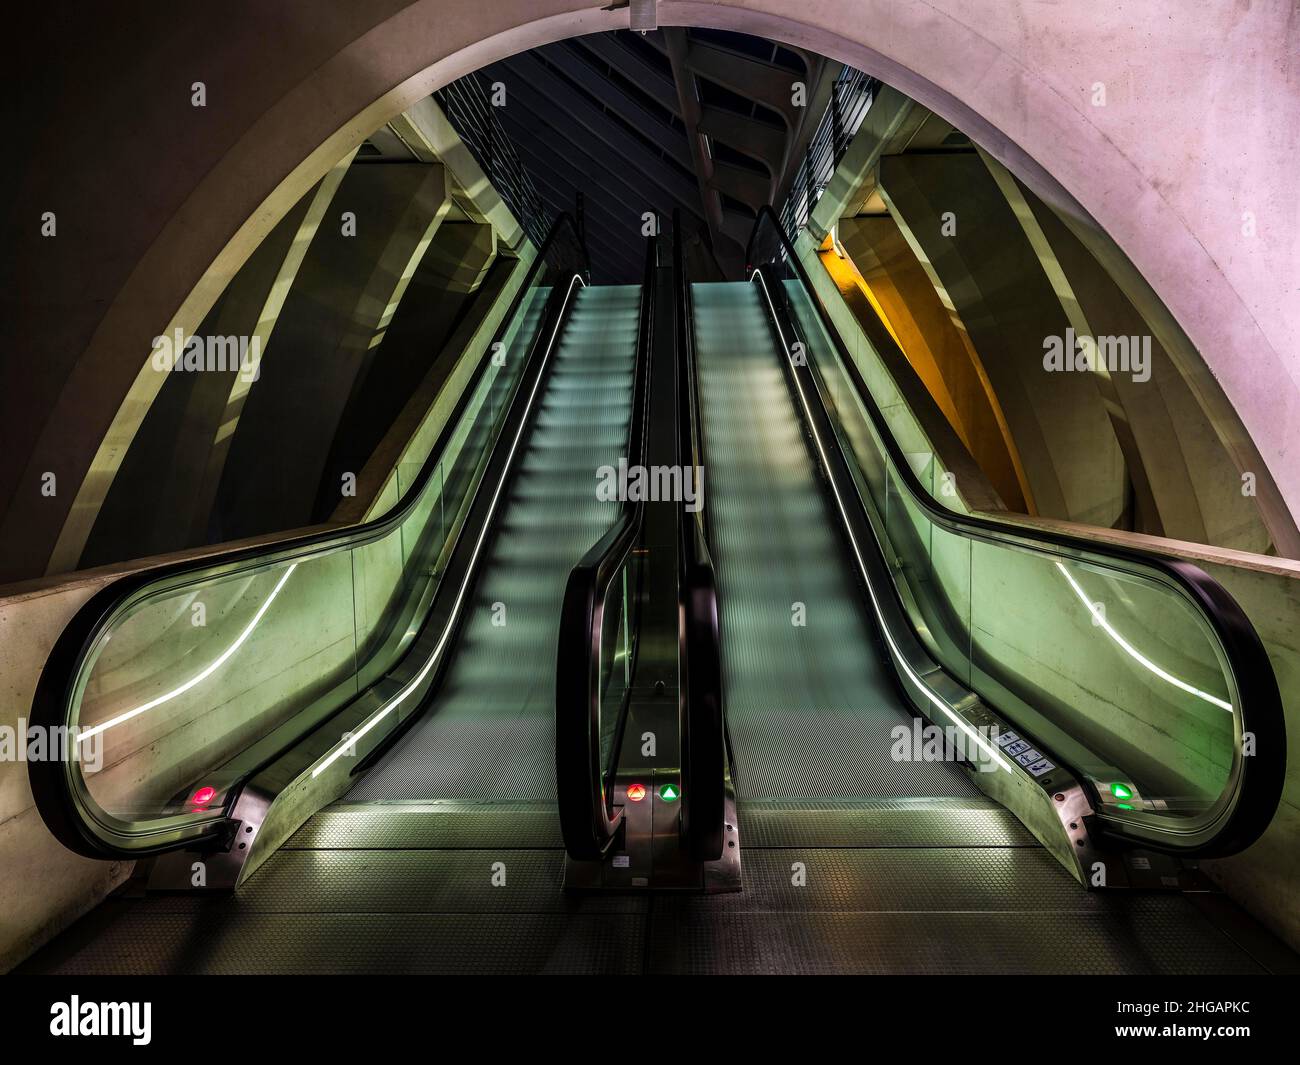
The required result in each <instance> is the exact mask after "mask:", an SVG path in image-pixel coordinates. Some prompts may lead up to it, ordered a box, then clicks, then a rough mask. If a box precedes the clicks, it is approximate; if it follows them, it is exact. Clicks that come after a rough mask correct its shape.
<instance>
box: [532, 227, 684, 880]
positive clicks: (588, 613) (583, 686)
mask: <svg viewBox="0 0 1300 1065" xmlns="http://www.w3.org/2000/svg"><path fill="white" fill-rule="evenodd" d="M658 255H659V238H658V237H656V236H652V237H650V238H648V239H647V241H646V256H645V274H644V278H643V281H642V287H641V310H640V315H639V317H638V321H637V338H636V356H635V358H636V369H635V384H634V386H633V393H632V416H631V418H630V420H629V424H628V438H627V461H628V463H629V465H639V466H644V465H645V460H646V443H647V437H648V433H649V405H650V367H651V364H652V362H653V351H654V321H655V289H656V287H657V285H656V278H655V274H656V269H657V266H658ZM644 528H645V502H644V501H643V500H641V499H639V498H637V499H632V498H627V499H624V500H623V501H622V505H621V506H620V508H619V514H618V518H617V519H616V520H615V522H614V524H613V525H612V526H611V527H610V528H609V530H608V531H607V532H606V533H605V534H604V535H603V536H602V537H601V538H600V539H599V540H597V541H596V543H595V544H593V545H592V547H591V549H590V550H588V551H587V553H586V554H585V555H583V557H582V559H581V561H579V562H578V564H577V565H576V566H574V567H573V569H572V570H571V571H570V572H569V578H568V581H567V583H566V584H565V588H564V602H563V606H562V607H561V610H560V635H559V641H558V646H557V648H556V670H555V774H556V784H555V787H556V798H557V801H558V805H559V816H560V831H561V834H562V836H563V838H564V846H565V850H566V851H567V852H568V854H569V856H570V857H571V858H573V859H575V860H576V861H595V860H597V859H599V858H601V857H602V856H603V855H604V854H605V852H606V851H607V850H608V849H609V847H610V845H611V844H612V843H613V841H614V839H615V837H616V835H617V834H618V831H619V825H620V823H621V821H622V819H623V810H622V808H621V807H616V806H615V805H614V780H613V774H614V768H615V767H614V765H613V762H614V761H615V759H611V765H610V766H609V767H603V766H602V765H601V744H600V737H601V683H600V681H601V675H600V670H601V634H602V632H603V631H604V614H605V599H606V596H607V595H608V592H609V586H610V582H611V581H612V580H613V579H614V577H616V576H617V575H618V573H619V572H620V571H621V570H622V569H623V566H624V565H625V564H626V563H627V560H628V557H629V556H630V555H631V553H632V552H633V551H634V550H635V549H636V547H637V545H638V544H640V543H641V541H642V534H643V532H644ZM633 594H634V599H636V598H639V596H637V595H636V594H635V592H634V593H633ZM633 605H634V606H635V602H634V604H633ZM632 628H633V631H635V629H636V623H635V621H634V622H633V625H632ZM639 643H640V641H639V640H637V641H636V644H637V645H639ZM627 667H628V668H629V669H632V670H635V668H636V663H635V660H633V661H631V662H628V663H627ZM630 690H631V689H630V688H629V689H627V690H625V691H624V692H623V697H622V699H621V701H620V704H619V709H618V715H619V719H618V724H617V726H616V728H615V732H614V743H613V748H612V749H613V751H614V752H615V753H617V751H618V749H619V746H620V743H621V740H622V734H623V729H624V726H625V724H626V722H627V710H628V702H629V696H630Z"/></svg>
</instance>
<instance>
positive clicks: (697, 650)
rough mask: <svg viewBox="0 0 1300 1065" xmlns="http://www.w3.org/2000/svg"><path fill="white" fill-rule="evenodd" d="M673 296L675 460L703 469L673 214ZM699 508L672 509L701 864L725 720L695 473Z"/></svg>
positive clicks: (689, 795)
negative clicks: (675, 511) (675, 521)
mask: <svg viewBox="0 0 1300 1065" xmlns="http://www.w3.org/2000/svg"><path fill="white" fill-rule="evenodd" d="M673 293H674V300H675V308H674V311H675V313H674V317H675V319H676V326H677V336H676V340H677V345H676V346H677V351H676V355H677V428H678V445H677V450H678V460H677V461H678V464H679V465H680V466H681V467H682V476H683V478H684V477H685V473H686V469H687V468H688V467H690V468H693V469H694V470H696V471H702V470H704V468H705V456H704V436H703V426H702V424H701V418H700V401H699V389H698V380H697V376H696V365H695V323H694V313H693V309H692V304H691V285H690V278H689V277H688V276H687V273H686V263H685V253H684V248H683V240H682V227H681V219H680V217H679V215H678V214H676V213H674V215H673ZM695 483H696V499H697V502H698V503H699V507H698V509H697V510H696V511H695V512H694V513H691V512H690V511H688V510H687V509H686V506H685V504H684V503H683V505H682V508H681V510H680V512H679V514H678V530H679V536H678V551H677V586H678V593H677V594H678V603H679V607H680V613H679V616H680V619H681V621H680V631H679V632H678V676H679V680H678V686H679V699H680V701H681V708H682V709H681V713H680V715H679V717H680V720H681V722H682V802H683V809H682V817H683V830H684V834H685V836H686V843H687V848H688V849H689V851H690V853H691V855H692V856H693V857H694V858H696V859H697V860H700V861H712V860H714V859H717V858H719V857H721V856H722V848H723V841H724V836H725V832H724V823H725V821H726V799H727V793H726V767H727V719H726V704H725V702H724V697H723V684H722V649H721V645H720V642H719V633H718V588H717V576H716V574H715V572H714V568H713V559H712V557H711V556H710V554H709V530H708V509H707V508H706V507H705V506H704V505H703V504H704V496H703V491H704V489H703V483H704V482H703V480H702V477H701V476H700V475H699V474H697V475H696V482H695Z"/></svg>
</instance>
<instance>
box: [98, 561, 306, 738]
mask: <svg viewBox="0 0 1300 1065" xmlns="http://www.w3.org/2000/svg"><path fill="white" fill-rule="evenodd" d="M297 568H298V563H297V562H295V563H293V565H291V566H290V567H289V568H288V569H286V570H285V571H284V576H283V577H281V578H280V580H279V583H277V584H276V586H275V587H274V588H273V589H272V590H271V594H270V595H268V596H267V597H266V600H265V601H264V602H263V603H262V605H261V606H260V607H258V608H257V613H256V614H254V615H253V620H252V621H250V622H249V623H248V626H247V627H246V628H245V629H244V631H243V632H241V633H240V634H239V637H238V639H236V640H235V642H234V643H232V644H231V645H230V646H229V647H227V648H226V650H225V651H224V652H223V653H222V654H221V656H220V657H219V658H218V659H217V660H216V661H215V662H213V663H212V664H211V665H209V666H208V667H207V668H206V669H205V670H203V672H202V673H199V674H197V675H196V676H194V677H191V678H190V679H189V680H187V681H186V682H185V683H184V684H182V685H181V686H180V687H179V688H173V689H172V690H171V691H169V692H168V693H167V694H166V695H160V696H158V697H157V698H156V699H150V700H149V701H148V702H147V703H144V704H143V705H141V706H137V707H136V708H135V709H134V710H128V711H127V712H126V713H124V714H118V715H117V717H114V718H110V719H109V720H107V721H103V722H100V723H99V724H98V725H95V726H93V727H92V728H88V729H86V730H85V731H84V732H81V733H79V735H78V737H77V742H79V743H85V742H86V741H87V740H88V739H91V738H92V737H94V736H98V735H99V734H100V733H101V732H104V731H106V730H107V729H111V728H113V727H114V726H115V725H120V724H122V722H123V721H130V720H131V718H133V717H139V716H140V715H141V714H143V713H145V711H147V710H152V709H153V708H154V707H156V706H161V705H162V704H163V703H165V702H168V701H170V700H172V699H175V698H176V696H178V695H183V694H184V693H185V692H187V691H189V690H190V689H191V688H193V687H194V685H196V684H198V683H200V682H202V681H204V680H206V679H207V678H208V677H210V676H212V674H213V673H215V672H216V671H217V670H218V669H220V668H221V667H222V665H224V664H225V662H226V661H227V659H229V658H230V656H231V655H233V654H234V653H235V652H236V651H238V650H239V648H240V646H241V645H242V644H243V642H244V641H245V640H247V639H248V637H249V636H251V635H252V632H253V630H254V629H255V628H257V624H258V622H259V621H261V620H262V615H263V614H265V613H266V612H267V610H269V609H270V606H271V604H272V603H274V602H275V597H276V596H277V595H279V594H280V589H282V588H283V587H284V584H285V582H286V581H287V580H288V579H289V577H290V576H291V575H292V574H293V571H294V570H296V569H297Z"/></svg>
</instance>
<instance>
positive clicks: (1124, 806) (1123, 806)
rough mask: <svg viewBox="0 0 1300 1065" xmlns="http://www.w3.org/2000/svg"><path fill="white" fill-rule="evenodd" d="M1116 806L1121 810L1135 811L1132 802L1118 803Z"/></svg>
mask: <svg viewBox="0 0 1300 1065" xmlns="http://www.w3.org/2000/svg"><path fill="white" fill-rule="evenodd" d="M1115 805H1116V806H1118V807H1119V808H1120V809H1121V810H1131V809H1133V804H1132V803H1130V802H1117V803H1116V804H1115Z"/></svg>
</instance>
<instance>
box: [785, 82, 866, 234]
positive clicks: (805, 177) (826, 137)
mask: <svg viewBox="0 0 1300 1065" xmlns="http://www.w3.org/2000/svg"><path fill="white" fill-rule="evenodd" d="M879 91H880V81H879V79H877V78H873V77H871V76H869V75H867V74H864V73H862V71H860V70H855V69H854V68H853V67H844V68H843V69H842V70H841V71H840V73H839V76H838V77H836V79H835V83H834V85H832V86H831V100H830V103H829V104H828V105H827V108H826V111H825V113H824V114H823V115H822V119H821V122H820V123H818V125H817V130H816V132H815V133H813V136H812V140H810V141H809V142H808V149H807V151H805V152H804V157H803V162H802V163H801V164H800V165H799V172H798V173H797V174H796V176H795V180H794V183H793V185H792V186H791V188H790V193H789V195H788V196H786V199H785V204H784V205H783V206H782V207H781V224H782V226H783V227H784V228H785V231H786V232H787V233H789V234H791V235H792V236H793V235H794V234H797V233H798V232H799V230H801V229H803V228H804V226H806V225H807V224H808V220H809V218H811V217H812V212H813V208H814V207H816V206H817V201H818V200H819V199H821V195H822V193H823V192H825V191H826V187H827V186H828V185H829V184H830V181H831V178H832V177H833V176H834V174H835V168H836V167H838V166H839V165H840V161H841V160H842V159H843V158H844V153H845V152H846V151H848V148H849V145H850V144H851V143H852V142H853V138H854V136H855V135H856V134H857V132H858V128H859V127H860V126H861V125H862V120H863V119H864V118H866V115H867V112H868V111H869V110H871V105H872V103H873V102H874V101H875V99H876V94H877V93H878V92H879Z"/></svg>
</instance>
